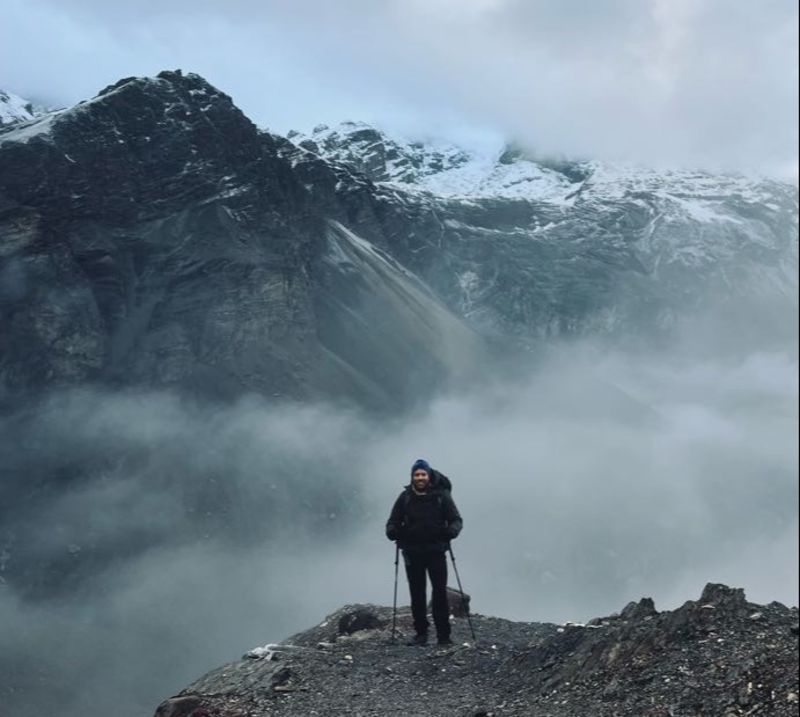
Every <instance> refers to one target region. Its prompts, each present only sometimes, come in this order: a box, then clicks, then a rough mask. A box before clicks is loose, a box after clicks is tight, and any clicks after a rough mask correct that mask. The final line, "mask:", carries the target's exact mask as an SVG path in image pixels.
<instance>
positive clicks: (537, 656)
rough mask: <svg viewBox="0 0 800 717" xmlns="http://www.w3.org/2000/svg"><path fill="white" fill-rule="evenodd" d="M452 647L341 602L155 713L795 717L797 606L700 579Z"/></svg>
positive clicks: (487, 626)
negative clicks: (689, 592)
mask: <svg viewBox="0 0 800 717" xmlns="http://www.w3.org/2000/svg"><path fill="white" fill-rule="evenodd" d="M451 619H452V621H453V626H454V627H453V638H454V643H455V644H454V645H453V646H452V647H446V648H439V647H437V646H436V645H435V644H433V645H431V646H427V647H412V646H406V645H405V640H404V639H403V637H404V636H407V635H408V634H409V633H410V632H411V621H410V614H409V611H408V609H407V608H405V609H401V610H399V611H398V619H397V627H398V631H397V632H398V634H397V635H396V639H394V640H393V636H392V629H391V628H392V610H391V608H386V607H376V606H370V605H350V606H346V607H344V608H342V609H340V610H338V611H337V612H335V613H333V614H331V615H329V616H328V617H326V618H325V620H324V621H323V622H321V623H320V624H319V625H317V626H316V627H313V628H311V629H309V630H307V631H305V632H302V633H299V634H297V635H294V636H293V637H290V638H289V639H287V640H286V641H284V642H282V643H278V644H268V645H265V646H263V647H258V648H254V649H252V650H250V651H249V652H248V653H246V654H245V655H244V656H243V657H242V659H241V660H239V661H237V662H233V663H231V664H228V665H225V666H223V667H220V668H219V669H216V670H214V671H212V672H210V673H208V674H207V675H205V676H203V677H201V678H200V679H199V680H197V681H196V682H194V683H193V684H192V685H190V686H189V687H187V688H186V689H185V690H183V691H182V692H181V693H180V694H179V695H176V696H175V697H172V698H170V699H168V700H166V701H164V702H163V703H162V704H161V705H160V706H159V707H158V709H157V710H156V713H155V714H156V717H261V716H266V715H287V716H288V715H297V716H298V717H299V716H301V715H302V716H303V717H308V716H310V715H339V714H341V715H350V716H351V717H359V716H360V717H368V716H370V717H371V716H378V715H401V714H402V715H419V716H423V715H425V716H429V717H436V716H441V717H444V716H448V717H453V716H461V715H463V716H464V717H489V716H490V715H497V716H498V717H500V716H501V715H536V716H538V717H587V716H589V715H591V716H592V717H606V716H607V717H733V716H734V715H764V716H766V715H772V716H775V717H782V716H784V715H786V716H789V715H797V714H798V713H799V712H798V710H799V709H800V702H799V701H798V694H800V691H799V690H798V612H797V608H796V607H793V608H788V607H786V606H784V605H782V604H780V603H777V602H772V603H770V604H769V605H757V604H753V603H750V602H748V601H747V600H746V599H745V595H744V592H743V590H741V589H736V588H729V587H727V586H725V585H719V584H709V585H707V586H706V588H705V589H704V591H703V593H702V595H701V596H700V599H699V600H690V601H687V602H686V603H685V604H684V605H682V606H681V607H679V608H677V609H676V610H671V611H664V612H658V611H657V610H656V609H655V606H654V604H653V601H652V600H651V599H649V598H643V599H642V600H640V601H639V602H631V603H629V604H628V605H626V606H625V607H624V608H623V609H622V610H621V611H620V612H619V613H615V614H613V615H610V616H607V617H603V618H596V619H593V620H591V621H590V622H588V623H586V624H575V623H567V624H565V625H554V624H547V623H524V622H511V621H508V620H502V619H498V618H492V617H486V616H483V615H479V614H473V615H472V616H471V621H472V626H473V627H474V630H475V633H476V635H477V641H476V642H473V641H472V638H471V634H470V629H469V624H468V622H467V620H466V619H465V618H463V617H458V618H456V617H453V618H451Z"/></svg>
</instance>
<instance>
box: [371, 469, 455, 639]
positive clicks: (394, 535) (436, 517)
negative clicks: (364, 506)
mask: <svg viewBox="0 0 800 717" xmlns="http://www.w3.org/2000/svg"><path fill="white" fill-rule="evenodd" d="M450 488H451V484H450V480H449V479H448V478H447V477H446V476H444V475H442V474H441V473H439V472H438V471H436V470H434V469H432V468H431V466H430V464H429V463H428V462H427V461H425V460H422V459H419V460H417V461H415V463H414V465H413V466H412V467H411V482H410V483H409V484H408V485H407V486H406V487H405V489H404V490H403V492H402V493H401V494H400V496H399V497H398V498H397V500H396V501H395V503H394V507H393V508H392V514H391V515H390V516H389V520H388V521H387V522H386V537H387V538H389V540H396V541H397V545H398V547H399V548H400V550H402V551H403V562H404V563H405V566H406V577H407V578H408V589H409V592H410V593H411V614H412V616H413V618H414V630H415V631H416V635H415V636H414V639H413V640H411V641H410V642H409V643H408V644H409V645H425V644H427V642H428V627H429V623H428V616H427V606H426V596H425V574H426V572H427V574H428V575H430V578H431V593H432V602H433V624H434V625H435V626H436V637H437V641H438V643H439V644H440V645H451V644H452V642H451V640H450V610H449V607H448V603H447V557H446V555H445V553H446V552H447V550H448V548H449V547H450V541H451V540H453V539H454V538H455V537H456V536H458V534H459V533H460V532H461V526H462V521H461V516H460V515H459V513H458V508H456V504H455V503H454V502H453V498H452V497H451V496H450Z"/></svg>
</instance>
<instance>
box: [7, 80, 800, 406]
mask: <svg viewBox="0 0 800 717" xmlns="http://www.w3.org/2000/svg"><path fill="white" fill-rule="evenodd" d="M17 104H19V103H17ZM23 109H24V108H23ZM796 265H797V190H796V188H795V187H793V186H790V185H786V184H782V183H779V182H775V181H771V180H767V179H763V178H761V179H759V178H747V177H731V176H716V175H710V174H707V173H702V172H676V171H672V172H667V171H663V172H656V171H652V170H643V169H640V168H631V167H611V166H607V165H602V164H599V163H593V162H567V161H560V162H554V161H547V160H545V159H541V158H537V157H535V156H533V155H531V154H530V153H527V152H525V151H523V150H521V149H519V148H515V147H513V146H509V147H505V148H502V151H497V152H494V153H489V154H486V155H481V154H479V153H475V152H471V151H469V150H466V149H462V148H459V147H456V146H454V145H449V144H446V145H442V144H441V143H440V144H436V143H428V144H426V143H424V142H403V141H401V140H399V139H392V138H390V137H388V136H387V135H385V134H383V133H381V132H380V131H378V130H376V129H375V128H370V127H367V126H363V125H358V124H355V123H350V124H347V125H343V126H342V127H340V128H337V129H333V130H331V129H329V128H318V130H317V131H316V132H314V133H312V135H310V136H308V137H305V136H303V135H292V137H291V140H290V139H287V138H283V137H279V136H276V135H273V134H270V133H268V132H264V131H260V130H259V129H258V128H257V127H255V126H254V125H253V124H252V123H251V122H250V121H249V120H248V119H247V117H245V116H244V115H243V114H242V112H241V111H240V110H239V109H238V108H237V107H236V106H235V105H234V104H233V102H232V100H231V99H230V98H229V97H228V96H227V95H225V94H224V93H223V92H220V91H219V90H217V89H216V88H214V87H212V86H211V85H209V84H208V83H207V82H206V81H205V80H203V79H202V78H201V77H198V76H197V75H192V74H188V75H184V74H182V73H181V72H180V71H177V72H162V73H161V74H160V75H158V76H157V77H154V78H126V79H122V80H120V81H119V82H117V83H116V84H114V85H112V86H110V87H108V88H106V89H104V90H102V91H101V92H100V93H99V94H98V95H97V97H95V98H93V99H91V100H88V101H86V102H82V103H80V104H78V105H76V106H75V107H72V108H69V109H66V110H61V111H57V112H51V113H48V114H45V115H43V116H40V117H27V116H22V115H19V116H15V121H14V122H13V123H12V124H10V125H8V126H5V127H3V128H2V129H0V341H1V342H2V343H0V398H2V399H4V400H6V401H13V400H15V397H19V396H21V395H25V394H26V393H27V392H31V391H39V390H41V389H42V388H46V387H50V386H53V385H75V384H81V383H86V382H101V383H105V384H112V385H113V384H126V385H130V384H133V385H147V386H171V387H176V388H179V389H186V390H189V391H192V392H200V393H211V394H213V395H224V396H229V395H238V394H240V393H245V392H251V391H255V392H257V393H260V394H262V395H266V396H280V397H288V398H293V399H304V398H318V397H326V398H331V397H340V398H341V397H348V398H350V399H352V400H355V401H356V402H357V403H360V404H362V405H365V404H366V405H371V406H376V407H380V408H384V409H385V408H386V407H388V406H392V407H396V406H403V405H406V404H407V403H408V402H409V400H410V397H411V396H414V395H420V394H426V393H428V392H429V391H431V390H434V389H435V388H437V387H441V386H444V385H446V384H447V382H448V381H452V380H453V379H455V380H458V379H459V378H463V377H470V376H471V375H472V374H473V372H474V370H475V368H476V367H477V366H479V365H480V364H481V362H482V359H483V357H484V354H483V352H484V344H485V342H486V340H487V339H488V340H490V341H491V342H492V343H493V344H494V345H495V346H496V345H498V344H499V345H500V346H501V348H503V347H505V348H508V347H509V346H511V345H520V344H522V345H523V346H526V347H530V346H531V345H535V344H536V342H538V341H542V340H546V339H548V338H550V337H554V336H556V337H560V336H585V335H595V336H596V335H601V336H606V337H610V338H612V339H613V340H616V339H619V338H630V337H631V336H645V337H647V336H650V337H653V336H662V337H663V336H664V335H668V334H669V332H670V331H672V330H673V328H674V326H675V324H676V322H678V321H680V319H681V317H683V316H687V315H694V314H696V313H697V312H699V311H702V310H703V309H704V308H707V307H708V306H711V305H717V304H720V303H721V304H722V305H725V306H729V307H731V310H732V311H734V312H736V317H737V322H738V325H739V326H741V325H742V324H743V323H747V321H746V319H745V317H744V315H743V314H742V313H741V311H740V309H741V307H742V306H761V305H762V304H763V305H765V306H767V307H768V308H770V309H771V310H772V309H775V310H772V311H771V312H767V313H766V314H765V312H764V311H758V310H754V314H753V316H754V318H753V320H752V321H750V322H749V323H750V324H754V325H757V326H758V327H759V328H763V326H764V323H765V322H764V316H765V315H767V316H769V317H772V318H771V319H770V320H773V319H774V323H775V324H777V325H778V327H780V328H781V329H782V330H787V329H786V323H787V322H785V321H784V319H783V317H784V316H785V313H786V312H787V311H788V312H790V313H791V312H795V313H796V310H797V273H796ZM422 317H424V320H421V318H422ZM767 323H769V322H767Z"/></svg>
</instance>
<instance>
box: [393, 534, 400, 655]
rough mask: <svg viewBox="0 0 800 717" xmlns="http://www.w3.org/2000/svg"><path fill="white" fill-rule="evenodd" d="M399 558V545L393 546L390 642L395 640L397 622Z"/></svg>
mask: <svg viewBox="0 0 800 717" xmlns="http://www.w3.org/2000/svg"><path fill="white" fill-rule="evenodd" d="M399 560H400V546H399V545H397V544H396V543H395V546H394V602H393V603H392V642H394V641H395V629H394V628H395V625H396V624H397V564H398V562H399Z"/></svg>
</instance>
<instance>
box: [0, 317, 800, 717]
mask: <svg viewBox="0 0 800 717" xmlns="http://www.w3.org/2000/svg"><path fill="white" fill-rule="evenodd" d="M795 313H796V310H795ZM795 325H796V324H795ZM687 335H688V336H693V337H694V336H695V335H694V334H691V332H690V333H689V334H687ZM692 341H693V342H694V343H695V344H696V343H697V339H696V337H695V338H692ZM695 348H696V347H695ZM797 376H798V358H797V351H796V341H787V342H782V343H781V344H780V345H771V346H770V348H769V349H766V350H764V349H760V348H753V345H749V346H748V345H740V346H738V347H737V350H735V351H733V350H731V349H730V347H729V346H728V345H727V344H726V345H725V348H724V350H718V351H713V350H711V348H710V347H708V346H706V347H704V350H702V351H699V350H694V349H692V350H688V349H687V347H686V346H684V345H681V343H680V342H676V343H675V345H674V346H673V348H672V349H670V350H663V349H662V350H659V351H657V352H656V351H647V352H645V351H643V350H642V349H638V350H634V349H630V350H628V349H626V350H621V349H610V348H608V347H607V346H604V345H601V344H600V343H599V342H597V341H588V340H587V341H581V342H576V343H569V344H567V343H564V344H561V345H556V346H553V347H551V348H550V349H548V350H547V351H546V352H544V353H543V354H542V355H539V356H536V357H532V358H531V360H530V365H528V366H526V367H524V370H520V371H519V372H518V374H517V376H516V378H513V379H511V378H508V377H505V378H504V377H501V374H500V373H499V372H493V371H491V370H488V369H487V376H486V380H485V381H484V382H482V383H481V384H480V385H475V386H474V387H473V389H472V390H470V391H463V390H462V391H460V392H459V393H457V394H450V395H443V396H439V397H434V398H432V400H431V402H430V403H429V404H428V405H427V406H422V407H420V408H418V409H416V410H415V411H414V412H413V413H412V414H411V415H408V416H406V417H403V418H394V419H385V420H377V419H376V418H375V417H374V416H365V415H361V414H359V413H357V412H355V411H349V412H345V411H342V410H341V409H339V408H336V407H334V406H324V405H317V406H293V405H289V404H275V403H270V402H268V401H266V400H264V399H261V398H257V397H250V398H247V399H243V400H241V401H239V402H237V403H233V404H225V405H222V404H209V403H198V402H196V401H192V400H189V399H186V398H183V397H180V396H178V395H175V394H171V393H168V392H153V391H150V392H136V391H116V392H111V391H108V390H103V389H77V390H70V391H63V392H58V393H53V394H52V395H50V396H49V397H47V398H46V400H43V401H42V402H41V403H39V404H37V405H35V406H29V407H27V408H25V409H24V410H20V411H18V412H17V413H15V414H13V415H7V416H6V417H4V418H3V419H2V426H1V428H2V430H0V448H1V449H2V457H3V460H2V465H3V466H4V475H3V482H2V485H3V491H4V493H3V496H2V498H3V500H2V506H3V508H2V512H1V513H0V518H2V534H0V539H2V541H3V543H2V545H0V576H2V580H3V582H2V587H0V624H2V633H3V647H2V651H0V663H2V668H3V675H4V677H3V680H2V681H3V682H5V683H6V684H5V686H3V684H2V682H0V695H2V699H3V702H4V703H5V704H6V705H7V709H9V710H10V712H9V713H10V714H21V713H30V712H32V711H36V710H39V711H53V710H55V709H56V708H57V709H58V711H59V713H60V714H64V715H79V714H86V713H87V712H88V711H89V710H90V709H91V710H92V711H103V710H107V711H111V710H113V711H114V712H115V713H116V714H120V715H131V717H132V716H133V715H141V714H149V713H150V711H152V710H154V709H155V707H156V705H157V704H158V703H159V702H160V701H161V700H162V699H164V698H166V697H168V696H169V695H171V694H174V693H175V692H177V691H178V690H179V689H181V688H183V687H185V686H186V685H187V684H189V683H190V682H191V681H192V680H194V679H196V678H197V677H199V676H200V675H201V674H202V673H203V672H205V671H207V670H209V669H212V668H214V667H217V666H219V665H221V664H223V663H224V662H226V661H230V660H234V659H237V658H238V657H240V656H241V655H242V654H243V653H244V652H245V651H247V650H248V649H250V648H252V647H255V646H258V645H263V644H265V643H267V642H277V641H280V640H283V639H285V638H287V637H288V636H289V635H291V634H292V633H293V632H297V631H300V630H303V629H306V628H308V627H311V626H312V625H314V624H317V623H318V622H319V621H320V620H321V619H322V618H323V617H324V616H325V615H326V614H328V613H330V612H332V611H334V610H336V609H338V608H339V607H341V606H342V605H344V604H347V603H359V602H373V603H379V604H384V605H387V604H390V603H391V599H392V585H393V567H394V565H393V561H394V550H393V547H392V544H391V543H390V542H389V541H387V540H386V538H385V537H384V535H383V524H384V522H385V520H386V517H387V516H388V513H389V510H390V508H391V505H392V502H393V500H394V499H395V498H396V496H397V494H398V493H399V491H400V490H401V488H402V487H403V485H404V484H405V483H406V481H407V480H408V473H409V468H410V465H411V463H412V462H413V460H414V459H415V458H417V457H419V456H423V457H425V458H427V459H428V460H430V461H431V463H432V464H433V465H434V466H436V467H438V468H439V469H440V470H442V471H443V472H445V473H446V474H447V475H449V476H450V477H451V479H452V480H453V483H454V492H453V496H454V499H455V500H456V503H457V505H458V506H459V509H460V510H461V513H462V515H463V517H464V526H465V527H464V531H463V533H462V536H461V537H460V538H459V539H458V540H457V541H456V542H455V543H454V546H453V547H454V550H455V552H456V556H457V559H458V563H459V570H460V573H461V577H462V580H463V582H464V587H465V590H466V591H467V592H469V593H470V594H471V596H472V605H473V608H474V610H476V611H477V612H480V613H483V614H488V615H495V616H500V617H505V618H509V619H516V620H531V621H549V622H563V621H566V620H576V621H583V620H587V619H589V618H591V617H594V616H599V615H604V614H609V613H611V612H614V611H619V610H620V609H621V608H622V607H623V606H624V605H625V604H626V603H627V602H628V601H630V600H636V599H639V598H640V597H642V596H652V597H653V598H654V599H655V601H656V606H657V608H658V609H662V610H663V609H672V608H674V607H677V606H678V605H679V604H681V603H682V602H684V601H685V600H687V599H696V598H697V597H698V596H699V594H700V592H701V590H702V588H703V585H704V584H705V583H706V582H710V581H720V582H725V583H727V584H730V585H734V586H740V587H744V588H745V590H746V593H747V596H748V598H749V599H750V600H751V601H755V602H769V601H771V600H779V601H781V602H784V603H786V604H793V605H796V604H797V602H798V593H797V591H798V587H797V586H798V568H797V565H798V544H797V535H798V522H797V521H798V519H797V511H796V506H797V500H798V485H797V473H798V461H797V455H798V441H797V429H798V411H797V405H798V378H797ZM53 475H57V477H58V484H57V486H56V485H54V484H53V482H52V476H53ZM47 477H49V480H47ZM450 582H451V584H454V579H453V576H452V574H451V579H450ZM400 596H401V601H403V602H405V601H406V600H407V598H406V592H405V585H404V584H401V593H400ZM11 686H14V687H15V690H16V691H15V692H11V691H10V687H11Z"/></svg>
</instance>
